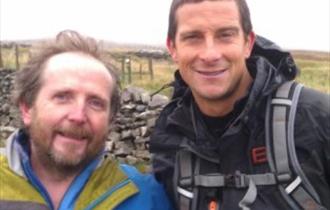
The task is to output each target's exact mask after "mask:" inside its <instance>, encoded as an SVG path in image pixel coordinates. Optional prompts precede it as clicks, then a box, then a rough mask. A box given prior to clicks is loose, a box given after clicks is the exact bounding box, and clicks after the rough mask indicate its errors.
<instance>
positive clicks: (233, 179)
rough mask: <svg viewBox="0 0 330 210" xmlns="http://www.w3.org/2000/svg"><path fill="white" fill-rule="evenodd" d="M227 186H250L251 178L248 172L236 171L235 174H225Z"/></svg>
mask: <svg viewBox="0 0 330 210" xmlns="http://www.w3.org/2000/svg"><path fill="white" fill-rule="evenodd" d="M224 179H225V186H226V187H235V188H246V187H248V186H249V178H248V176H247V175H246V174H242V173H240V172H239V171H236V172H235V174H227V175H225V176H224Z"/></svg>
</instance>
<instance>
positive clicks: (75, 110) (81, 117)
mask: <svg viewBox="0 0 330 210" xmlns="http://www.w3.org/2000/svg"><path fill="white" fill-rule="evenodd" d="M68 119H69V120H70V121H71V122H74V123H77V124H82V123H85V122H86V120H87V114H86V107H85V104H84V103H83V102H78V103H76V104H75V105H74V106H72V107H71V110H70V112H69V114H68Z"/></svg>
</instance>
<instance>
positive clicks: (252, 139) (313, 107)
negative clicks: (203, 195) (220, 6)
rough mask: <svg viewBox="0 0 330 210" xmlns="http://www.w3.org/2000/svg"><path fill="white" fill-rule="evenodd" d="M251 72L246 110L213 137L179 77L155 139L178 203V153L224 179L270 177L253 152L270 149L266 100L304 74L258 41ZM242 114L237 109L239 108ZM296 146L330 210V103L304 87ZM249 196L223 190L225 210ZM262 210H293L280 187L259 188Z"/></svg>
mask: <svg viewBox="0 0 330 210" xmlns="http://www.w3.org/2000/svg"><path fill="white" fill-rule="evenodd" d="M247 66H248V69H249V72H250V74H251V75H252V77H253V78H254V82H253V84H252V87H251V89H250V92H249V96H248V98H247V99H246V101H245V102H244V108H243V109H242V111H240V112H239V114H237V115H236V116H235V119H234V120H232V122H231V123H230V125H229V126H227V127H226V129H225V131H224V133H222V134H221V135H220V136H215V135H212V134H211V133H212V132H210V131H209V128H208V127H207V126H206V125H205V122H204V121H203V118H201V117H200V115H199V114H198V112H197V111H196V108H194V102H193V98H192V95H191V92H190V90H189V88H187V86H186V84H185V83H184V81H183V80H182V79H181V77H180V75H179V73H178V72H176V81H175V91H174V95H173V100H172V101H171V102H170V103H169V104H168V105H167V106H166V107H165V108H164V110H163V111H162V113H161V115H160V117H159V119H158V120H157V122H156V126H155V129H154V132H153V134H152V136H151V142H150V151H151V153H153V154H154V156H153V157H154V158H153V169H154V171H155V173H156V177H157V178H158V179H159V181H160V182H162V183H164V185H165V187H166V189H167V191H168V193H169V195H170V197H172V200H174V189H173V181H172V179H173V168H174V164H175V155H176V153H177V151H179V150H182V149H188V150H190V151H192V152H194V153H195V154H197V155H198V156H200V157H204V158H205V159H208V160H210V161H215V162H218V163H219V169H218V170H219V171H218V172H220V173H223V174H234V173H235V171H237V170H239V171H240V172H242V173H246V174H256V173H266V172H269V171H270V169H269V166H268V164H267V163H264V164H260V165H255V164H253V163H252V160H251V150H252V149H253V148H255V147H258V146H263V145H265V129H264V126H265V125H264V123H265V108H266V98H267V96H269V95H270V94H272V93H273V92H274V90H276V89H277V87H278V86H279V85H281V84H282V83H284V82H286V81H289V80H293V79H294V78H295V77H296V75H297V73H298V69H297V67H296V65H295V63H294V61H293V59H292V57H291V55H290V54H289V53H288V52H284V51H282V50H281V49H279V48H278V47H277V46H276V45H274V44H273V43H272V42H270V41H268V40H266V39H264V38H262V37H258V38H257V41H256V44H255V46H254V48H253V51H252V55H251V57H250V58H249V59H248V60H247ZM235 109H236V106H235ZM295 145H296V151H297V156H298V159H299V162H300V164H301V167H302V169H303V171H304V172H305V174H306V176H307V177H308V179H309V180H310V182H311V183H312V185H313V186H314V188H315V189H316V191H317V192H318V194H319V196H320V199H321V202H322V205H323V206H325V207H326V208H327V209H330V97H329V95H327V94H323V93H320V92H317V91H315V90H312V89H310V88H306V87H304V88H303V90H302V93H301V95H300V98H299V101H298V108H297V114H296V121H295ZM245 192H246V190H238V189H232V188H223V189H222V191H221V195H220V196H221V201H222V202H221V201H220V205H221V209H230V210H233V209H239V207H238V202H239V201H240V200H241V199H242V197H243V196H244V194H245ZM251 209H256V210H259V209H260V210H264V209H267V210H272V209H274V210H275V209H281V210H283V209H290V207H289V206H288V205H287V203H286V202H285V200H284V199H283V198H282V196H281V195H280V193H279V192H278V190H277V188H276V186H267V187H266V186H258V195H257V199H256V201H255V202H254V203H253V205H252V206H251Z"/></svg>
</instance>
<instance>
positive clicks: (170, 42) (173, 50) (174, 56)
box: [166, 37, 177, 62]
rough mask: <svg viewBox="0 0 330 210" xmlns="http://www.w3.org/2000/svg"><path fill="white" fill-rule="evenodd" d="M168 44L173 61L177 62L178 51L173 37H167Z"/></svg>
mask: <svg viewBox="0 0 330 210" xmlns="http://www.w3.org/2000/svg"><path fill="white" fill-rule="evenodd" d="M166 46H167V50H168V52H169V53H170V55H171V57H172V59H173V61H174V62H177V53H176V48H175V44H174V41H173V40H172V39H170V38H169V37H167V40H166Z"/></svg>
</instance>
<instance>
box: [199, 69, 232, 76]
mask: <svg viewBox="0 0 330 210" xmlns="http://www.w3.org/2000/svg"><path fill="white" fill-rule="evenodd" d="M226 70H227V69H222V70H217V71H196V72H197V73H199V74H201V75H204V76H219V75H221V74H223V73H224V72H226Z"/></svg>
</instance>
